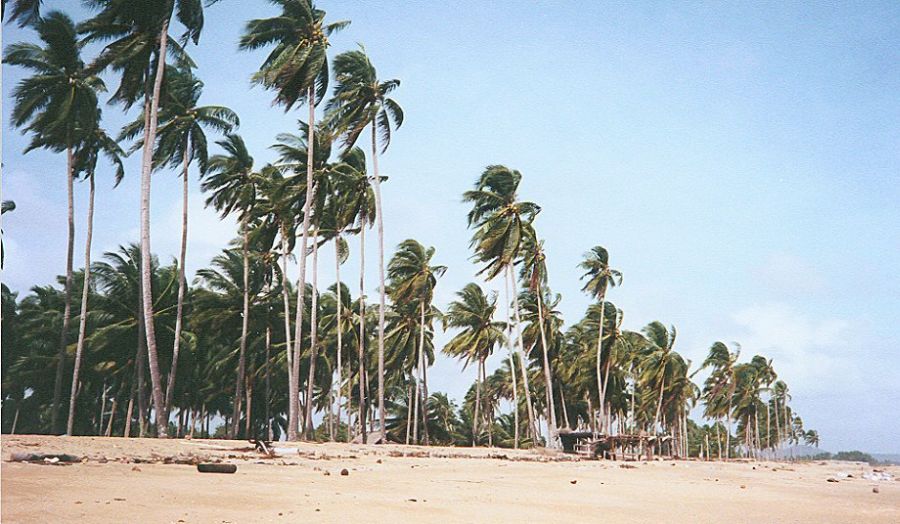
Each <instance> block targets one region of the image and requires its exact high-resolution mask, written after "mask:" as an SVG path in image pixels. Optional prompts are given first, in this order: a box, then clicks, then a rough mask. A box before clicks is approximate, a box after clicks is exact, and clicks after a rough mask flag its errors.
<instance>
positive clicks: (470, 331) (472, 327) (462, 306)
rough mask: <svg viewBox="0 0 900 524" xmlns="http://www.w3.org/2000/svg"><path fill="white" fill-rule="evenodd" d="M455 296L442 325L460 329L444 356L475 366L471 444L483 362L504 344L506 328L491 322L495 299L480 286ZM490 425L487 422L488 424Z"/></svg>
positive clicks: (475, 435) (477, 419) (475, 431)
mask: <svg viewBox="0 0 900 524" xmlns="http://www.w3.org/2000/svg"><path fill="white" fill-rule="evenodd" d="M456 296H457V297H458V299H457V300H454V301H453V302H451V303H450V305H449V306H448V308H447V315H446V316H445V317H444V326H445V328H446V327H452V328H457V329H460V330H461V331H460V332H459V333H457V334H456V336H454V337H453V338H452V339H450V342H448V343H447V345H446V346H444V350H443V351H444V353H446V354H447V355H450V356H453V357H456V358H459V359H462V360H463V367H465V366H468V365H469V364H471V363H473V362H475V363H477V364H476V365H477V366H478V369H477V370H476V371H477V374H478V378H477V379H476V381H475V413H474V416H473V417H472V445H473V446H474V445H475V444H476V439H477V438H478V424H479V423H480V415H481V413H480V410H481V390H482V384H483V383H484V380H485V368H484V362H485V360H487V358H488V357H490V356H491V353H493V351H494V348H495V347H496V346H497V345H499V344H503V342H504V340H505V338H506V337H505V336H504V334H503V333H504V331H505V330H506V325H505V324H504V323H503V322H500V321H497V320H494V313H496V311H497V296H496V294H492V295H491V296H490V297H488V296H486V295H485V294H484V291H482V289H481V287H480V286H479V285H478V284H476V283H474V282H470V283H469V284H466V286H465V287H464V288H463V289H462V290H461V291H459V292H457V293H456ZM488 424H490V420H489V421H488Z"/></svg>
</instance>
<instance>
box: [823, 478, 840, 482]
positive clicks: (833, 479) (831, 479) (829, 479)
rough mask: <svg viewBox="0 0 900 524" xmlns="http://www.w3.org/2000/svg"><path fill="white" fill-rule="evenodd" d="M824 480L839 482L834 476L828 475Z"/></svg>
mask: <svg viewBox="0 0 900 524" xmlns="http://www.w3.org/2000/svg"><path fill="white" fill-rule="evenodd" d="M826 481H827V482H840V481H839V480H838V479H836V478H834V477H828V478H827V479H826Z"/></svg>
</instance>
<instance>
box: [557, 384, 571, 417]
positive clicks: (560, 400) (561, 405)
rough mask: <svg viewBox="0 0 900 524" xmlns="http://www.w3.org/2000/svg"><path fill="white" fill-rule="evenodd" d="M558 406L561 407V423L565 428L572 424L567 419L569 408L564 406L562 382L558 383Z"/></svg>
mask: <svg viewBox="0 0 900 524" xmlns="http://www.w3.org/2000/svg"><path fill="white" fill-rule="evenodd" d="M559 407H560V408H562V413H563V423H564V424H565V425H566V427H567V428H571V427H572V424H571V422H570V421H569V410H568V409H567V408H566V388H564V387H563V385H562V382H560V384H559Z"/></svg>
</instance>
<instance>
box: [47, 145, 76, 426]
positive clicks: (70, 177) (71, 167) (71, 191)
mask: <svg viewBox="0 0 900 524" xmlns="http://www.w3.org/2000/svg"><path fill="white" fill-rule="evenodd" d="M74 183H75V154H74V153H73V151H72V147H71V146H69V147H68V148H66V193H67V197H68V215H67V218H68V225H69V229H68V241H67V245H66V284H65V305H64V306H63V318H62V330H61V331H60V334H59V351H58V352H57V355H56V379H55V381H54V382H53V412H52V413H51V416H50V418H51V421H50V427H51V430H52V431H53V433H54V434H56V433H59V429H58V427H59V426H58V424H59V403H60V402H61V400H62V387H63V383H62V381H63V371H64V370H65V365H66V347H67V346H68V338H69V319H70V318H71V316H72V264H73V263H74V259H75V188H74Z"/></svg>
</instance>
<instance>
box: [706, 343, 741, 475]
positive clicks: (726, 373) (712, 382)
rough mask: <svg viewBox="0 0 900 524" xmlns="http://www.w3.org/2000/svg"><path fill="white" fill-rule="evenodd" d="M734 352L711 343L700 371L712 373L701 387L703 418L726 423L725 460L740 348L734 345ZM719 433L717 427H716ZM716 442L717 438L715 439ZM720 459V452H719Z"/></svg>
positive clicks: (724, 346)
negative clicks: (708, 369)
mask: <svg viewBox="0 0 900 524" xmlns="http://www.w3.org/2000/svg"><path fill="white" fill-rule="evenodd" d="M735 346H736V350H735V351H734V352H731V351H730V350H729V349H728V346H726V345H725V344H724V343H723V342H718V341H717V342H713V344H712V346H710V348H709V354H708V355H707V356H706V360H704V361H703V365H702V366H701V367H700V369H704V368H707V367H709V368H711V369H712V373H710V375H709V377H708V378H707V379H706V382H705V383H704V385H703V398H704V401H705V408H704V411H703V416H705V417H708V418H714V419H718V420H721V419H722V418H725V419H726V420H727V422H728V424H727V426H726V430H727V431H726V432H725V459H726V460H727V459H728V458H729V454H730V451H729V450H730V447H731V413H732V404H733V401H734V391H735V387H736V386H737V378H736V376H735V365H736V364H737V360H738V358H739V357H740V355H741V347H740V345H739V344H735ZM716 431H719V426H718V425H717V426H716ZM717 437H718V435H717ZM717 441H718V438H717ZM719 455H720V457H721V450H719Z"/></svg>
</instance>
